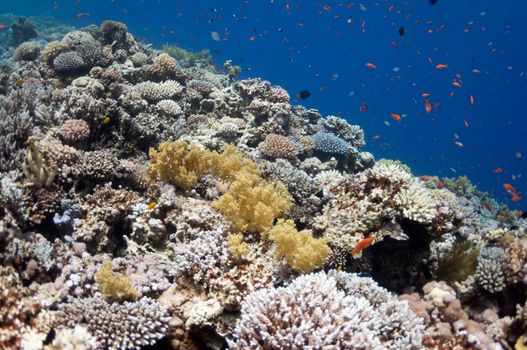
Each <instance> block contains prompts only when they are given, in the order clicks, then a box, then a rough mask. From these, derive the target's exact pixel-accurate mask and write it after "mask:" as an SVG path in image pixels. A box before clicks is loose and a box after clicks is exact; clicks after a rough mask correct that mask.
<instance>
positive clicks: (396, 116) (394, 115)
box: [390, 113, 401, 122]
mask: <svg viewBox="0 0 527 350" xmlns="http://www.w3.org/2000/svg"><path fill="white" fill-rule="evenodd" d="M390 116H391V117H392V119H393V120H395V121H396V122H400V121H401V116H400V115H399V114H397V113H390Z"/></svg>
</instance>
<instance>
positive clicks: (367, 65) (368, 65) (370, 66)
mask: <svg viewBox="0 0 527 350" xmlns="http://www.w3.org/2000/svg"><path fill="white" fill-rule="evenodd" d="M366 67H368V68H369V69H377V66H376V65H374V64H373V63H369V62H368V63H366Z"/></svg>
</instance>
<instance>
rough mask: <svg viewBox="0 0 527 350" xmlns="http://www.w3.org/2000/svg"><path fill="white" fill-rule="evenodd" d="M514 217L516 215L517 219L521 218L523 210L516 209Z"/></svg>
mask: <svg viewBox="0 0 527 350" xmlns="http://www.w3.org/2000/svg"><path fill="white" fill-rule="evenodd" d="M516 217H517V218H518V219H521V218H522V217H523V211H521V210H517V211H516Z"/></svg>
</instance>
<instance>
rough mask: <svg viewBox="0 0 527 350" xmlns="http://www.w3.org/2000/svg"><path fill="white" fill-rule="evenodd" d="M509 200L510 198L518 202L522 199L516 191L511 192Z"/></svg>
mask: <svg viewBox="0 0 527 350" xmlns="http://www.w3.org/2000/svg"><path fill="white" fill-rule="evenodd" d="M511 200H512V201H513V202H519V201H521V200H522V197H521V196H520V195H519V194H518V193H516V192H512V198H511Z"/></svg>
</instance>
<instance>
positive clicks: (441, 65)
mask: <svg viewBox="0 0 527 350" xmlns="http://www.w3.org/2000/svg"><path fill="white" fill-rule="evenodd" d="M445 68H448V64H443V63H439V64H438V65H436V69H445Z"/></svg>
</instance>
